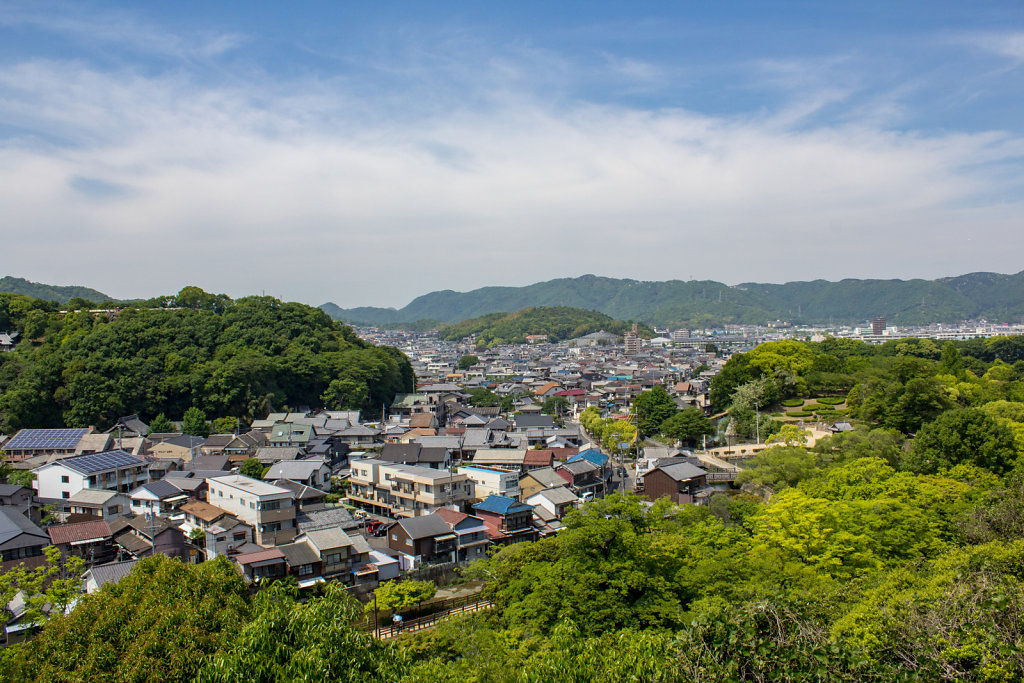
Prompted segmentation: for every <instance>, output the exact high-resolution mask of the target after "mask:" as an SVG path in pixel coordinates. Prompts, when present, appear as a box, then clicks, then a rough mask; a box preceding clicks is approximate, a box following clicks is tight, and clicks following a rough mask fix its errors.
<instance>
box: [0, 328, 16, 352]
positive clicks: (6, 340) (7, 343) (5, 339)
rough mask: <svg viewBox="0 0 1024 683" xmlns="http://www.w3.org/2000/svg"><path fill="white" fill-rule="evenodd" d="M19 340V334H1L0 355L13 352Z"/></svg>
mask: <svg viewBox="0 0 1024 683" xmlns="http://www.w3.org/2000/svg"><path fill="white" fill-rule="evenodd" d="M17 339H18V333H17V332H0V353H5V352H7V351H13V350H14V345H15V344H16V343H17V341H16V340H17Z"/></svg>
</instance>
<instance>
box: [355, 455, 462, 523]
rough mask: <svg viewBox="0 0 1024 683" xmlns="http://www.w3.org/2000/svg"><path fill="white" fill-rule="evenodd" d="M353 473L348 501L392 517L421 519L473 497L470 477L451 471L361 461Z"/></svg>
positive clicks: (368, 459) (364, 459) (358, 460)
mask: <svg viewBox="0 0 1024 683" xmlns="http://www.w3.org/2000/svg"><path fill="white" fill-rule="evenodd" d="M351 472H352V474H351V476H350V477H349V481H350V482H351V489H350V490H349V493H348V497H349V500H351V501H352V502H353V503H355V504H356V505H359V506H360V507H363V508H368V509H370V510H371V511H374V512H379V513H381V514H384V515H387V516H389V517H418V516H420V515H425V514H429V513H430V512H431V511H432V510H436V509H437V508H439V507H441V506H442V505H458V504H460V503H463V502H465V501H468V500H469V499H470V497H471V496H472V483H471V482H470V481H469V478H468V477H467V476H466V475H465V474H461V473H459V474H455V473H453V472H452V471H451V470H437V469H433V468H430V467H420V466H418V465H402V464H398V463H391V462H387V461H385V460H377V459H374V458H359V459H357V460H353V461H352V469H351Z"/></svg>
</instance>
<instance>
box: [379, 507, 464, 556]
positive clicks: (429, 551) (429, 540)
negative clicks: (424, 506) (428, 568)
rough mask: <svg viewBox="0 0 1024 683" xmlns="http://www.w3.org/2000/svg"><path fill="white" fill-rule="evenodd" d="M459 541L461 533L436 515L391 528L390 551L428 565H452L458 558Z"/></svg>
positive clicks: (389, 533)
mask: <svg viewBox="0 0 1024 683" xmlns="http://www.w3.org/2000/svg"><path fill="white" fill-rule="evenodd" d="M457 539H458V534H456V533H455V532H454V531H452V529H451V527H449V526H448V523H447V522H446V521H445V520H444V518H443V517H441V516H440V515H438V514H436V513H434V514H429V515H423V516H421V517H413V518H410V519H401V520H399V521H398V522H396V523H395V524H392V525H391V528H389V529H388V547H389V548H391V549H392V550H396V551H398V552H400V553H405V554H406V555H410V556H412V557H418V558H420V561H422V562H427V563H430V562H451V561H452V560H453V559H454V558H455V557H457V554H456V541H457Z"/></svg>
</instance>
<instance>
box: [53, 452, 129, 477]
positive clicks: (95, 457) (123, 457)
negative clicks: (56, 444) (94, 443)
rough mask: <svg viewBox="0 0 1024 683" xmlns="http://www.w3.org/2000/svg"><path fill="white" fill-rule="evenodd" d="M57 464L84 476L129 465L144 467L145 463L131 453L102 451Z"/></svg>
mask: <svg viewBox="0 0 1024 683" xmlns="http://www.w3.org/2000/svg"><path fill="white" fill-rule="evenodd" d="M58 463H59V464H61V465H65V466H67V467H70V468H72V469H75V470H78V471H79V472H82V473H84V474H92V473H93V472H102V471H104V470H112V469H114V468H116V467H127V466H130V465H145V464H146V461H145V460H143V459H142V458H136V457H135V456H134V455H132V454H131V453H125V452H124V451H116V450H115V451H104V452H103V453H90V454H89V455H79V456H76V457H74V458H65V459H64V460H59V461H58Z"/></svg>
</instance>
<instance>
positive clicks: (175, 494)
mask: <svg viewBox="0 0 1024 683" xmlns="http://www.w3.org/2000/svg"><path fill="white" fill-rule="evenodd" d="M130 497H131V510H132V513H133V514H136V515H159V516H161V517H170V516H172V515H174V514H176V513H177V511H178V508H180V507H181V506H182V505H184V504H185V503H186V502H187V501H188V499H189V497H188V494H187V493H185V492H184V491H182V490H181V489H180V488H178V487H177V486H175V485H174V484H173V483H171V482H169V481H167V480H166V479H161V480H159V481H151V482H148V483H146V484H143V485H142V486H140V487H139V488H137V489H135V490H134V491H132V492H131V494H130Z"/></svg>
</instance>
